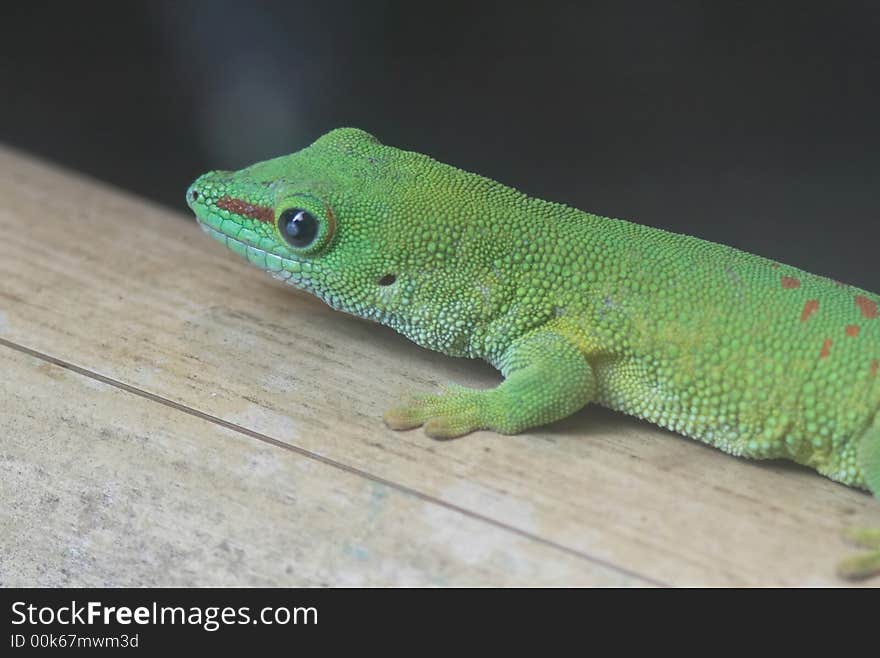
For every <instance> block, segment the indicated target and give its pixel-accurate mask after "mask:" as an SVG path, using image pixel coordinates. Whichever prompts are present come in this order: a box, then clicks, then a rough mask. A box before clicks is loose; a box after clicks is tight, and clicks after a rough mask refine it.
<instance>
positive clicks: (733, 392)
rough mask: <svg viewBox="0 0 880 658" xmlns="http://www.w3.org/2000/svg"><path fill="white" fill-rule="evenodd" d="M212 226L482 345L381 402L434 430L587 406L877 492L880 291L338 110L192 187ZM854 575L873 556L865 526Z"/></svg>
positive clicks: (453, 339) (395, 311)
mask: <svg viewBox="0 0 880 658" xmlns="http://www.w3.org/2000/svg"><path fill="white" fill-rule="evenodd" d="M186 199H187V203H188V204H189V206H190V208H191V209H192V210H193V212H194V214H195V216H196V219H197V221H198V223H199V225H200V226H201V228H202V229H203V230H204V231H205V232H206V233H207V234H208V235H210V236H211V237H213V238H215V239H217V240H219V241H220V242H221V243H223V244H225V245H226V246H227V247H228V248H229V249H231V250H232V251H233V252H235V253H236V254H238V255H239V256H241V257H243V258H245V259H246V260H248V261H249V262H250V263H252V264H254V265H256V266H257V267H259V268H261V269H263V270H265V271H267V272H268V273H270V274H271V275H272V276H274V277H276V278H278V279H281V280H282V281H284V282H286V283H288V284H290V285H293V286H295V287H296V288H298V289H300V290H303V291H306V292H308V293H311V294H312V295H315V296H316V297H318V298H319V299H321V300H323V301H324V302H326V303H327V304H328V305H329V306H331V307H332V308H334V309H337V310H340V311H344V312H347V313H351V314H354V315H356V316H359V317H362V318H365V319H368V320H372V321H375V322H379V323H381V324H383V325H387V326H388V327H391V328H392V329H394V330H396V331H398V332H400V333H401V334H403V335H405V336H407V337H408V338H409V339H411V340H412V341H414V342H415V343H417V344H418V345H420V346H422V347H425V348H428V349H431V350H436V351H438V352H442V353H444V354H448V355H452V356H459V357H468V358H476V359H483V360H485V361H487V362H488V363H489V364H491V365H492V366H494V367H495V368H496V369H498V370H499V371H500V372H501V375H502V377H503V381H502V382H501V383H500V384H499V385H498V386H497V387H496V388H494V389H489V390H474V389H468V388H465V387H462V386H457V385H449V386H447V387H446V388H445V389H444V390H443V391H442V392H440V393H439V394H428V393H423V394H417V393H414V394H412V395H410V396H409V397H408V398H407V399H405V400H404V401H402V402H401V403H400V404H399V405H398V406H395V407H394V408H392V409H390V410H388V411H387V412H386V413H385V415H384V421H385V423H386V425H387V426H388V427H390V428H391V429H393V430H407V429H413V428H416V427H420V426H423V427H424V432H425V433H426V434H427V435H428V436H430V437H433V438H437V439H450V438H454V437H458V436H462V435H465V434H468V433H470V432H473V431H475V430H493V431H495V432H498V433H501V434H515V433H519V432H523V431H525V430H528V429H530V428H533V427H536V426H539V425H544V424H546V423H550V422H552V421H555V420H558V419H561V418H564V417H566V416H568V415H570V414H573V413H575V412H576V411H578V410H580V409H581V408H582V407H584V406H585V405H587V404H588V403H596V404H600V405H603V406H606V407H609V408H611V409H614V410H617V411H620V412H623V413H626V414H629V415H632V416H635V417H638V418H642V419H646V420H648V421H650V422H652V423H654V424H656V425H659V426H661V427H664V428H667V429H670V430H672V431H674V432H677V433H679V434H682V435H684V436H687V437H691V438H693V439H697V440H699V441H703V442H705V443H707V444H710V445H712V446H715V447H717V448H719V449H721V450H723V451H725V452H727V453H729V454H731V455H737V456H740V457H748V458H754V459H777V458H782V459H788V460H792V461H794V462H797V463H799V464H803V465H806V466H808V467H810V468H813V469H815V470H816V471H818V472H819V473H821V474H822V475H825V476H827V477H829V478H831V479H833V480H836V481H838V482H841V483H844V484H846V485H850V486H853V487H858V488H861V489H866V490H869V491H870V492H872V493H873V494H874V495H875V496H880V415H878V409H880V372H878V371H880V318H878V307H880V297H878V295H876V294H872V293H870V292H867V291H865V290H861V289H859V288H857V287H854V286H850V285H845V284H842V283H840V282H837V281H834V280H832V279H829V278H826V277H823V276H818V275H813V274H810V273H808V272H805V271H802V270H800V269H797V268H795V267H790V266H787V265H784V264H781V263H778V262H776V261H774V260H771V259H768V258H764V257H761V256H757V255H753V254H749V253H746V252H744V251H740V250H738V249H735V248H733V247H728V246H724V245H721V244H717V243H713V242H709V241H706V240H701V239H698V238H696V237H691V236H688V235H681V234H676V233H671V232H668V231H664V230H661V229H657V228H652V227H647V226H642V225H640V224H636V223H633V222H629V221H625V220H621V219H611V218H607V217H602V216H598V215H594V214H590V213H587V212H583V211H580V210H577V209H575V208H572V207H569V206H566V205H563V204H560V203H553V202H550V201H545V200H542V199H538V198H534V197H530V196H528V195H526V194H524V193H522V192H520V191H518V190H516V189H513V188H511V187H507V186H505V185H503V184H501V183H498V182H496V181H494V180H491V179H489V178H485V177H483V176H480V175H477V174H474V173H469V172H466V171H463V170H461V169H458V168H456V167H453V166H450V165H447V164H443V163H441V162H438V161H436V160H434V159H432V158H431V157H429V156H427V155H423V154H421V153H417V152H413V151H406V150H402V149H398V148H394V147H392V146H388V145H384V144H382V143H381V142H380V141H379V140H378V139H376V138H375V137H374V136H372V135H371V134H369V133H367V132H364V131H362V130H358V129H355V128H338V129H336V130H332V131H330V132H328V133H327V134H325V135H323V136H322V137H320V138H319V139H317V140H316V141H315V142H314V143H312V144H311V145H310V146H308V147H306V148H303V149H301V150H300V151H297V152H295V153H292V154H290V155H286V156H282V157H278V158H274V159H270V160H266V161H263V162H259V163H256V164H253V165H251V166H249V167H247V168H244V169H241V170H239V171H211V172H208V173H206V174H204V175H202V176H200V177H199V178H198V179H196V180H195V182H193V183H192V185H191V186H190V187H189V189H188V190H187V196H186ZM848 536H849V538H850V539H851V540H853V541H854V542H855V543H856V544H858V545H860V546H862V547H863V548H864V549H866V550H865V551H863V552H861V553H858V554H856V555H854V556H852V557H850V558H848V559H846V560H844V561H843V562H841V564H840V566H839V567H838V572H839V573H840V574H841V575H842V576H844V577H848V578H865V577H869V576H872V575H876V574H878V573H880V529H873V528H855V529H849V531H848Z"/></svg>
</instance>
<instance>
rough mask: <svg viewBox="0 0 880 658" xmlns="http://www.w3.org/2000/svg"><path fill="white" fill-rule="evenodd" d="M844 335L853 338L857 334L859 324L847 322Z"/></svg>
mask: <svg viewBox="0 0 880 658" xmlns="http://www.w3.org/2000/svg"><path fill="white" fill-rule="evenodd" d="M846 335H847V336H851V337H852V338H855V337H856V336H858V335H859V325H857V324H848V325H846Z"/></svg>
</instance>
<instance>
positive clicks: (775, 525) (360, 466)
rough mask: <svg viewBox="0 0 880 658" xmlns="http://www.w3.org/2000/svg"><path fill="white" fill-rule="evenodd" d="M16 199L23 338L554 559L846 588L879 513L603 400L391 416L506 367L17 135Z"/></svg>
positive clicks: (670, 575)
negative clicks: (43, 155) (412, 423)
mask: <svg viewBox="0 0 880 658" xmlns="http://www.w3.org/2000/svg"><path fill="white" fill-rule="evenodd" d="M195 173H197V172H194V174H195ZM187 182H188V181H182V182H181V195H182V194H183V190H184V189H185V187H186V184H187ZM0 195H2V198H3V199H4V202H3V204H2V206H0V230H2V232H3V235H4V240H3V241H2V242H0V337H2V338H4V339H5V340H6V341H9V342H10V343H11V344H14V345H20V346H24V347H27V348H31V349H34V350H37V351H39V352H40V353H43V354H46V355H50V356H52V357H56V358H59V359H62V360H64V361H66V362H69V363H72V364H74V365H76V366H78V367H81V368H83V369H85V370H88V371H90V372H95V373H99V374H100V375H102V376H105V377H108V378H111V379H113V380H116V381H118V382H121V383H123V384H125V385H130V386H133V387H136V388H137V389H138V390H142V391H144V392H147V393H149V394H151V395H154V396H157V397H159V398H161V399H163V400H168V401H170V402H173V403H176V404H179V405H182V406H183V407H185V408H187V409H193V410H197V411H198V412H200V413H204V414H206V415H207V416H209V417H211V418H215V419H217V420H218V421H222V422H226V423H230V424H233V425H235V426H239V427H241V428H246V429H247V430H249V431H251V432H253V433H254V434H255V435H259V436H263V437H267V438H270V439H272V440H276V441H279V442H283V443H286V444H289V445H291V446H294V447H295V448H296V449H298V450H301V451H302V454H303V457H304V458H306V459H312V460H328V461H329V462H331V463H332V464H335V465H336V466H337V467H339V468H349V469H353V470H354V471H355V472H356V473H358V474H359V477H362V478H366V479H369V478H373V479H376V480H380V481H382V482H386V483H388V484H389V485H390V486H392V488H394V487H397V488H398V490H399V491H401V492H414V493H416V494H417V495H420V496H424V497H425V499H426V500H432V501H436V504H437V505H438V506H441V507H442V506H443V505H446V506H451V507H453V508H457V509H461V510H462V511H463V512H465V513H466V514H470V515H471V517H470V518H473V519H475V520H480V519H483V521H481V523H482V525H481V527H485V528H487V529H488V528H496V529H500V530H504V531H506V532H509V533H511V534H515V535H517V536H519V537H521V538H524V539H525V538H528V539H529V540H530V541H534V542H538V543H543V544H544V545H545V546H547V547H548V548H552V549H553V550H554V551H556V553H554V555H559V556H571V557H573V558H575V559H579V560H581V561H583V562H584V563H585V564H589V565H591V568H598V569H604V568H605V567H606V565H610V566H611V567H612V568H614V569H617V570H619V573H620V574H621V576H623V577H625V578H628V579H637V578H641V579H643V581H644V582H655V583H664V584H684V585H840V584H843V583H842V582H841V581H839V580H837V579H836V578H835V577H834V575H833V569H834V565H835V563H836V561H837V560H838V559H839V558H840V557H841V556H843V555H845V554H846V553H847V552H848V551H849V550H851V549H849V548H848V547H846V546H845V545H844V543H843V542H842V541H841V540H840V539H839V532H840V530H841V529H842V528H844V527H846V526H849V525H853V524H861V525H880V504H878V503H877V501H876V500H873V499H872V498H871V497H870V496H868V495H866V494H864V493H862V492H859V491H855V490H852V489H849V488H847V487H844V486H842V485H838V484H835V483H833V482H830V481H828V480H826V479H824V478H822V477H820V476H818V475H816V474H815V473H813V472H810V471H807V470H805V469H801V468H798V467H795V466H792V465H789V464H784V463H775V462H765V463H756V462H748V461H744V460H740V459H735V458H732V457H729V456H727V455H724V454H722V453H720V452H718V451H717V450H714V449H712V448H709V447H706V446H703V445H701V444H698V443H696V442H693V441H690V440H687V439H684V438H681V437H678V436H676V435H673V434H671V433H668V432H664V431H662V430H659V429H657V428H655V427H652V426H650V425H648V424H645V423H641V422H638V421H635V420H633V419H630V418H626V417H623V416H620V415H617V414H612V413H610V412H607V411H605V410H601V409H599V408H597V407H592V406H591V407H588V408H586V409H585V410H584V411H582V412H581V413H579V414H577V415H575V416H573V417H572V418H569V419H567V420H565V421H562V422H559V423H556V424H554V425H552V426H549V427H546V428H542V429H540V430H537V431H533V432H529V433H527V434H524V435H521V436H515V437H503V436H498V435H495V434H493V433H489V432H480V433H476V434H474V435H471V436H469V437H465V438H463V439H460V440H456V441H451V442H446V443H436V442H433V441H431V440H429V439H427V438H426V437H425V436H424V435H423V434H422V433H421V432H420V431H418V430H416V431H413V432H406V433H394V432H391V431H389V430H387V429H385V428H384V427H383V426H382V424H381V421H380V417H381V413H382V411H383V410H384V409H385V408H386V407H388V406H390V405H391V404H393V403H394V401H395V400H396V398H397V397H398V396H399V395H400V394H402V393H404V392H406V391H409V390H431V389H434V388H436V387H437V385H438V384H439V383H441V382H444V381H447V380H452V381H456V382H458V383H461V384H466V385H474V386H490V385H492V384H494V383H495V382H496V381H497V375H496V374H495V373H494V372H493V371H492V370H491V369H489V368H488V367H487V366H485V365H484V364H480V363H476V362H468V361H464V360H457V359H450V358H448V357H444V356H442V355H438V354H433V353H430V352H427V351H425V350H422V349H420V348H418V347H416V346H415V345H413V344H411V343H409V342H408V341H407V340H406V339H404V338H403V337H401V336H398V335H397V334H395V333H394V332H392V331H390V330H388V329H386V328H384V327H381V326H378V325H375V324H370V323H367V322H364V321H361V320H359V319H356V318H353V317H350V316H346V315H342V314H339V313H336V312H333V311H331V310H330V309H329V308H327V307H325V306H324V305H323V304H321V303H320V302H318V301H317V300H315V299H313V298H311V297H309V296H307V295H305V294H302V293H298V292H296V291H294V290H292V289H290V288H288V287H285V286H283V285H282V284H280V283H277V282H274V281H273V280H271V279H269V278H268V277H267V276H265V275H264V274H263V273H261V272H259V271H258V270H256V269H254V268H251V267H250V266H248V265H247V264H246V263H244V262H240V261H239V260H237V259H236V258H235V257H234V256H233V255H232V254H230V253H227V252H226V251H225V250H224V249H223V248H222V247H221V246H220V245H218V244H216V243H215V242H213V241H212V240H210V239H208V238H207V237H205V236H203V235H202V234H201V232H200V231H199V230H198V228H197V227H196V226H195V224H194V222H192V221H187V220H186V219H185V217H184V215H183V214H182V213H178V212H171V211H168V210H165V209H161V208H158V207H155V206H153V205H150V204H148V203H146V202H144V201H143V200H141V199H137V198H134V197H132V196H130V195H127V194H123V193H121V192H118V191H116V190H113V189H110V188H108V187H106V186H104V185H101V184H98V183H95V182H93V181H89V180H87V179H85V178H83V177H81V176H76V175H71V174H69V173H65V172H62V171H59V170H58V169H55V168H53V167H49V166H46V165H43V164H40V163H37V162H35V161H33V160H30V159H28V158H24V157H22V156H21V155H19V154H16V153H14V152H12V151H0ZM181 206H183V201H182V197H181ZM181 413H183V412H181ZM505 529H506V530H505ZM487 531H488V530H487ZM492 531H493V532H494V531H495V530H492ZM560 559H562V558H560ZM547 568H548V569H552V568H553V565H552V564H548V565H547ZM539 581H540V578H538V576H537V575H535V583H538V582H539ZM499 584H503V583H501V582H499Z"/></svg>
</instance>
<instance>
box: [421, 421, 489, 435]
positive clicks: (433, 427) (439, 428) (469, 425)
mask: <svg viewBox="0 0 880 658" xmlns="http://www.w3.org/2000/svg"><path fill="white" fill-rule="evenodd" d="M478 429H480V428H479V426H478V424H477V423H476V422H475V421H474V419H473V418H471V417H468V416H437V417H435V418H432V419H431V420H429V421H428V422H427V423H425V434H427V435H428V436H430V437H431V438H432V439H439V440H446V439H454V438H456V437H459V436H464V435H465V434H470V433H471V432H473V431H475V430H478Z"/></svg>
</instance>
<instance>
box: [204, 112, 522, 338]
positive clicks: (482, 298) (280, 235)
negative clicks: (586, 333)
mask: <svg viewBox="0 0 880 658" xmlns="http://www.w3.org/2000/svg"><path fill="white" fill-rule="evenodd" d="M505 190H506V192H505ZM508 193H509V194H512V195H514V196H515V197H516V198H517V199H519V198H520V197H522V195H520V194H519V193H517V192H514V191H512V190H509V189H508V188H503V186H500V185H499V184H497V183H494V182H492V181H489V180H488V179H485V178H482V177H480V176H476V175H473V174H468V173H466V172H464V171H461V170H459V169H455V168H453V167H449V166H447V165H444V164H441V163H439V162H437V161H435V160H433V159H431V158H429V157H427V156H425V155H421V154H419V153H413V152H409V151H403V150H400V149H396V148H393V147H389V146H384V145H382V144H381V143H379V141H378V140H376V139H375V138H374V137H373V136H372V135H369V134H368V133H365V132H363V131H361V130H356V129H353V128H341V129H338V130H334V131H332V132H329V133H327V134H326V135H324V136H323V137H321V138H320V139H318V140H317V141H315V142H314V143H313V144H312V145H310V146H309V147H307V148H304V149H302V150H301V151H298V152H296V153H293V154H291V155H288V156H284V157H280V158H276V159H274V160H267V161H265V162H260V163H258V164H255V165H252V166H250V167H247V168H246V169H242V170H240V171H214V172H210V173H207V174H205V175H203V176H201V177H200V178H198V179H197V180H196V181H195V182H194V183H193V184H192V185H191V186H190V188H189V190H188V191H187V203H188V204H189V206H190V208H192V210H193V212H194V213H195V215H196V217H197V219H198V221H199V224H200V225H201V227H202V228H203V229H204V230H205V231H206V232H207V233H208V234H209V235H211V236H212V237H214V238H215V239H217V240H219V241H220V242H222V243H224V244H225V245H226V246H227V247H229V248H230V249H231V250H232V251H234V252H236V253H237V254H239V255H240V256H243V257H244V258H246V259H247V260H248V261H250V262H251V263H253V264H254V265H257V266H258V267H260V268H262V269H264V270H267V271H268V272H269V273H270V274H272V275H273V276H275V277H276V278H280V279H284V280H285V281H287V282H288V283H290V284H292V285H294V286H296V287H297V288H300V289H303V290H306V291H308V292H311V293H313V294H315V295H316V296H318V297H320V298H321V299H323V300H324V301H326V302H327V303H329V304H330V305H331V306H333V307H334V308H339V309H342V310H345V311H348V312H350V313H355V314H357V315H361V316H363V317H369V318H372V319H375V320H378V321H380V322H383V323H385V324H389V325H392V326H395V327H396V328H398V329H400V330H401V331H404V332H407V331H408V329H407V328H409V330H411V331H409V333H410V334H411V337H414V339H416V340H419V338H418V336H422V337H425V340H427V339H428V338H427V337H426V336H427V334H426V333H425V332H435V331H436V332H438V333H439V332H444V333H443V335H442V339H443V340H452V338H450V336H451V335H452V334H451V333H450V332H449V330H448V327H443V326H441V324H440V323H439V322H436V321H435V320H436V316H437V314H438V309H440V308H442V307H443V306H444V302H445V303H446V304H449V305H455V307H456V311H455V314H456V317H465V316H466V315H467V314H468V313H472V314H485V313H488V312H490V310H491V309H490V308H489V307H490V306H492V305H494V304H496V303H500V302H498V301H497V300H496V297H495V296H494V295H493V294H492V290H493V289H494V288H493V282H494V281H495V280H496V279H497V278H498V277H497V276H496V274H495V273H494V270H492V268H493V265H492V263H493V262H495V263H497V262H498V259H500V258H501V257H502V250H503V245H502V244H501V241H499V240H498V239H497V238H493V236H491V235H490V234H489V232H488V230H487V226H488V219H487V218H488V217H490V215H492V212H491V211H490V210H489V209H488V208H487V207H486V206H485V204H486V203H487V201H486V200H487V199H494V200H495V202H496V204H497V202H498V199H499V198H501V197H502V196H503V195H504V194H508ZM495 207H496V208H497V206H495ZM462 263H465V264H467V266H466V267H462ZM426 324H431V325H432V326H431V327H429V328H427V329H426ZM438 340H439V339H438Z"/></svg>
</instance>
